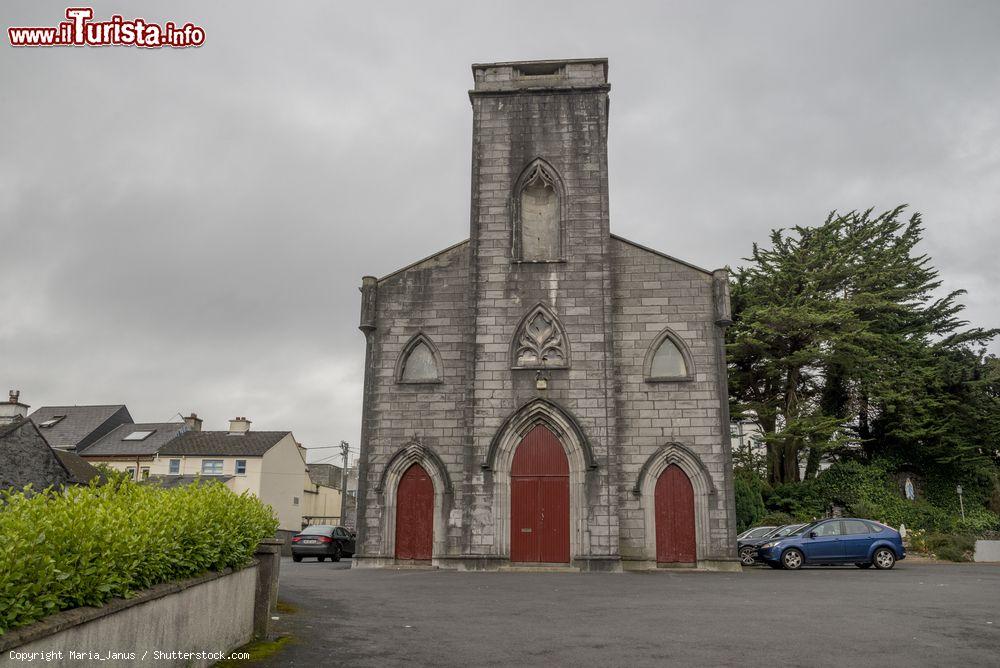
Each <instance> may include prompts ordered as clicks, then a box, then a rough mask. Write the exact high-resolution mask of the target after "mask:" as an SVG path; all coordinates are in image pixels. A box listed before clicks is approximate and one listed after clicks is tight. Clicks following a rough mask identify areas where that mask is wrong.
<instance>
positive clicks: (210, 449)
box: [160, 431, 292, 457]
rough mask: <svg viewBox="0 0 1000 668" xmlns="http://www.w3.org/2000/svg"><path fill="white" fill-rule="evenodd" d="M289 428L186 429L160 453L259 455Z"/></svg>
mask: <svg viewBox="0 0 1000 668" xmlns="http://www.w3.org/2000/svg"><path fill="white" fill-rule="evenodd" d="M291 433H292V432H290V431H245V432H240V433H235V434H234V433H231V432H228V431H187V432H184V433H183V434H181V435H180V436H178V437H177V438H175V439H174V440H172V441H170V442H169V443H167V444H166V445H164V446H163V447H162V448H160V454H161V455H195V456H204V455H216V456H219V457H262V456H264V453H265V452H267V451H268V450H270V449H271V448H273V447H274V446H275V445H277V443H278V441H280V440H281V439H283V438H284V437H285V436H288V435H289V434H291Z"/></svg>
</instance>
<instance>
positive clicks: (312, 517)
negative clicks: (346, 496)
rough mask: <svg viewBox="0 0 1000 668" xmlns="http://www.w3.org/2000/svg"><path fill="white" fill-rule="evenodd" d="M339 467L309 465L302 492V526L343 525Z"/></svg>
mask: <svg viewBox="0 0 1000 668" xmlns="http://www.w3.org/2000/svg"><path fill="white" fill-rule="evenodd" d="M340 471H341V468H340V467H339V466H334V465H332V464H309V465H308V468H307V469H306V476H305V481H304V485H303V490H302V524H303V526H305V525H309V524H343V523H344V522H343V517H342V514H341V502H342V498H343V497H342V495H341V491H340V479H339V478H337V477H336V476H337V474H338V473H339V472H340Z"/></svg>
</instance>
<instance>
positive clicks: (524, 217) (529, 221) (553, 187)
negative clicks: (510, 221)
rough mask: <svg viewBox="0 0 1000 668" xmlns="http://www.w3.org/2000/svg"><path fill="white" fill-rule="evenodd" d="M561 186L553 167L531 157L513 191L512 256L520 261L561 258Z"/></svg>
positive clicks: (542, 260)
mask: <svg viewBox="0 0 1000 668" xmlns="http://www.w3.org/2000/svg"><path fill="white" fill-rule="evenodd" d="M561 192H562V188H561V186H560V182H559V179H558V177H557V176H556V173H555V170H553V169H552V167H551V166H550V165H549V164H548V163H546V162H545V161H544V160H541V159H537V160H534V161H533V162H532V163H531V164H530V165H528V167H527V168H526V169H525V170H524V171H523V172H522V173H521V176H520V178H519V179H518V180H517V184H516V186H515V190H514V258H515V259H517V260H521V261H523V262H555V261H559V260H561V259H562V202H561V201H560V199H561Z"/></svg>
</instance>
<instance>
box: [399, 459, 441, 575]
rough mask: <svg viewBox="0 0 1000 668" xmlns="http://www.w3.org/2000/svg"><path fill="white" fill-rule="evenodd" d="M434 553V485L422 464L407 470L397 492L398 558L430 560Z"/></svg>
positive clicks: (413, 465) (414, 465)
mask: <svg viewBox="0 0 1000 668" xmlns="http://www.w3.org/2000/svg"><path fill="white" fill-rule="evenodd" d="M433 550H434V483H433V482H432V481H431V477H430V475H428V473H427V471H426V470H425V469H424V467H423V466H421V465H420V464H416V463H414V464H412V465H411V466H410V468H408V469H406V472H405V473H404V474H403V476H402V478H400V480H399V486H398V487H397V489H396V558H397V559H415V560H417V559H419V560H425V559H430V558H431V554H432V552H433Z"/></svg>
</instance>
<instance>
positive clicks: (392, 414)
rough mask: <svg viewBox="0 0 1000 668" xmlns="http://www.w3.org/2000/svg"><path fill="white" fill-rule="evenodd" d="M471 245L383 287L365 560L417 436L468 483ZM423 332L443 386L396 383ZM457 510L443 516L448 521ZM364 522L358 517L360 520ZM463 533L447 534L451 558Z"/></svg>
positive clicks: (374, 547) (453, 529) (375, 549)
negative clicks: (386, 474)
mask: <svg viewBox="0 0 1000 668" xmlns="http://www.w3.org/2000/svg"><path fill="white" fill-rule="evenodd" d="M468 248H469V246H468V244H467V243H463V244H459V245H457V246H454V247H452V248H450V249H448V250H446V251H444V252H442V253H439V254H438V255H435V256H434V257H432V258H429V259H427V260H425V261H423V262H421V263H418V264H416V265H414V266H412V267H409V268H407V269H406V270H404V271H401V272H397V273H395V274H392V275H390V276H387V277H385V278H383V279H382V280H380V281H379V283H378V318H377V323H376V329H375V331H374V332H373V333H372V336H373V337H374V341H373V346H374V351H373V353H374V354H373V367H374V368H373V372H374V379H373V392H374V393H373V396H372V398H371V399H372V401H371V414H370V425H369V430H370V431H369V443H368V452H367V456H368V466H367V467H366V476H367V478H366V481H367V485H366V486H365V493H366V501H367V503H366V506H365V518H364V522H365V530H364V531H363V532H360V534H361V537H363V539H364V541H365V543H364V545H363V546H362V550H363V553H365V554H370V555H372V556H391V555H385V554H383V545H382V538H383V536H382V522H383V521H384V519H385V509H384V508H383V507H382V504H381V495H380V494H379V493H378V491H377V490H376V486H377V484H378V482H379V478H380V476H381V475H382V472H383V470H384V469H385V465H386V464H387V463H388V461H389V459H390V458H391V457H392V455H393V454H394V453H395V452H396V451H397V450H399V449H400V448H401V447H403V445H405V444H406V443H407V442H408V441H409V440H411V439H412V438H413V437H414V436H416V437H418V438H419V439H420V440H421V441H422V442H423V443H424V444H425V445H426V446H428V447H430V448H433V449H434V451H435V452H436V453H437V454H438V455H439V456H440V458H441V460H442V461H443V462H444V464H445V466H446V467H447V469H448V475H449V476H450V477H451V480H452V481H453V483H454V484H456V495H455V496H456V498H455V499H454V500H455V501H456V502H459V501H460V499H461V486H460V485H459V484H458V483H460V482H461V481H462V479H463V477H464V469H463V466H464V456H463V455H464V451H463V450H464V448H463V446H464V444H465V443H466V442H467V432H468V430H467V429H466V426H465V422H464V414H463V411H462V408H463V406H464V401H465V396H466V390H467V387H466V368H465V363H464V355H463V351H464V348H465V346H466V344H467V341H468V340H469V337H470V331H471V330H470V325H469V304H470V292H469V263H468V257H469V255H468ZM418 333H423V334H424V335H425V336H426V337H427V338H428V339H429V340H430V341H431V342H432V343H433V344H434V346H435V347H436V348H437V351H438V353H439V355H440V359H441V364H442V367H443V368H442V378H441V382H439V383H415V384H410V383H403V384H400V383H397V382H396V376H395V374H396V365H397V363H398V360H399V356H400V352H402V350H403V347H404V346H405V345H406V343H407V342H408V341H409V340H410V339H411V338H412V337H413V336H414V335H415V334H418ZM450 510H451V508H445V510H444V512H445V514H446V515H448V516H450ZM360 520H361V518H359V521H360ZM459 531H460V529H459V527H457V526H454V524H453V525H450V526H449V527H448V532H449V535H448V539H447V544H448V550H449V553H455V554H458V553H460V552H461V545H460V534H459Z"/></svg>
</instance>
